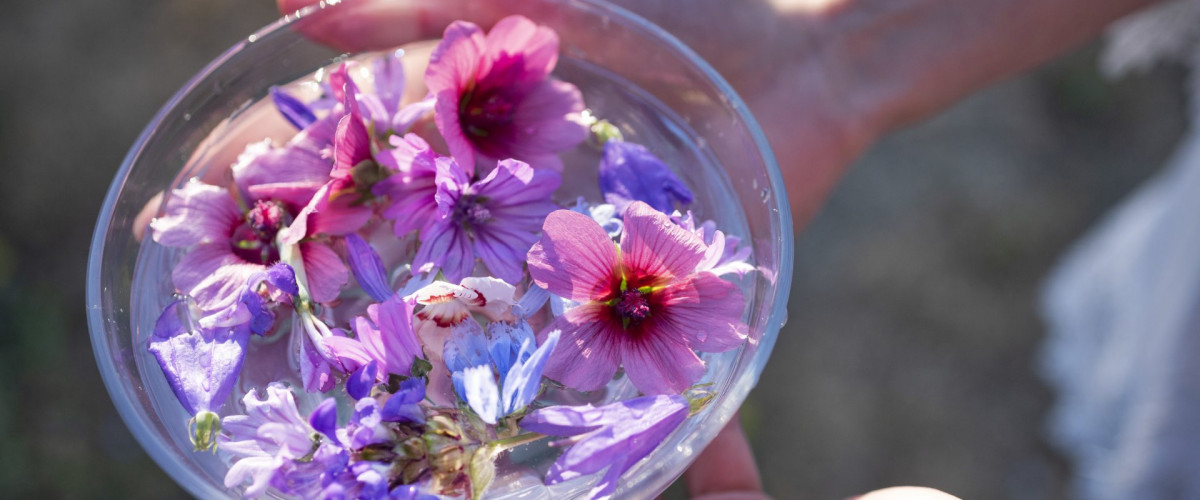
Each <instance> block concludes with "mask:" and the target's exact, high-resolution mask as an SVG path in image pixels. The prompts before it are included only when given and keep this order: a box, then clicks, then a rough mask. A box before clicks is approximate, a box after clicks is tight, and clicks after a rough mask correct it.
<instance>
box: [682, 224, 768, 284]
mask: <svg viewBox="0 0 1200 500" xmlns="http://www.w3.org/2000/svg"><path fill="white" fill-rule="evenodd" d="M679 227H682V228H683V229H684V230H687V231H690V232H692V233H694V234H695V235H696V236H699V237H700V239H701V240H703V241H704V244H705V245H707V246H708V249H707V250H705V251H704V259H702V260H701V261H700V263H699V264H696V272H701V271H708V272H710V273H713V274H715V275H717V276H723V275H726V274H729V273H736V274H737V275H738V276H744V275H745V274H746V273H748V272H750V271H753V270H754V269H755V267H754V266H752V265H750V264H749V263H748V262H746V260H747V259H749V258H750V247H741V243H742V239H741V238H738V237H737V236H725V233H723V232H721V230H719V229H717V223H716V222H713V221H711V220H709V221H704V223H703V224H700V226H699V227H696V225H695V217H694V216H693V215H692V212H691V211H688V213H687V215H686V216H684V217H682V218H680V221H679ZM739 247H741V248H739Z"/></svg>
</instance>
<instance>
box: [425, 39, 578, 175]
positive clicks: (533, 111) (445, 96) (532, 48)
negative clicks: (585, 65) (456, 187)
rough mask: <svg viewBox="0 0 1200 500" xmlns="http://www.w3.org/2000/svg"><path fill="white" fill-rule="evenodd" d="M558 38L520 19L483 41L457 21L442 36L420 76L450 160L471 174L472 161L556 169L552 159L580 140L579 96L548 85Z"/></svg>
mask: <svg viewBox="0 0 1200 500" xmlns="http://www.w3.org/2000/svg"><path fill="white" fill-rule="evenodd" d="M557 62H558V35H557V34H555V33H554V31H552V30H550V29H549V28H546V27H544V26H538V25H536V24H534V23H533V21H530V20H529V19H527V18H524V17H521V16H509V17H506V18H504V19H501V20H500V22H498V23H496V25H495V26H493V27H492V30H491V32H489V33H488V34H487V35H486V36H485V35H484V33H483V31H482V30H481V29H479V27H478V26H476V25H474V24H471V23H467V22H463V21H458V22H455V23H453V24H451V25H450V26H448V27H447V28H446V31H445V34H444V36H443V38H442V41H441V43H439V44H438V46H437V48H436V49H434V51H433V55H432V56H431V57H430V60H429V66H428V67H427V68H426V70H425V84H426V86H428V87H429V91H430V93H432V94H433V95H434V96H435V97H436V99H437V103H436V104H435V114H434V121H435V122H436V124H437V128H438V131H439V132H441V134H442V137H444V138H445V139H446V144H447V145H448V146H449V147H450V152H451V154H453V155H454V158H455V159H456V160H457V161H458V162H459V164H461V165H462V166H463V168H464V169H466V171H467V172H474V171H475V162H476V156H477V155H479V156H482V157H484V158H485V159H488V160H490V161H495V160H499V159H503V158H516V159H518V160H521V161H524V162H527V163H529V164H531V165H533V166H534V167H536V168H539V169H541V168H552V169H555V170H561V169H562V160H560V159H559V158H558V153H559V152H561V151H565V150H568V149H571V148H573V147H575V146H576V145H578V144H579V143H580V142H582V141H583V140H584V138H586V137H587V128H586V127H585V126H584V125H582V124H581V123H580V121H579V120H578V115H579V113H581V112H582V111H583V109H584V105H583V97H582V95H581V94H580V92H579V89H577V88H575V86H574V85H571V84H569V83H566V82H562V81H558V80H554V79H551V78H549V75H550V72H551V71H553V70H554V66H555V64H556V63H557Z"/></svg>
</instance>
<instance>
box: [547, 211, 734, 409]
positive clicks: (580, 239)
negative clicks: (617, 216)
mask: <svg viewBox="0 0 1200 500" xmlns="http://www.w3.org/2000/svg"><path fill="white" fill-rule="evenodd" d="M624 218H625V232H624V233H623V234H622V235H621V244H620V248H619V249H618V247H617V245H614V244H613V241H612V239H611V238H609V236H608V234H606V233H605V232H604V230H603V229H601V228H600V225H599V224H597V223H596V222H595V221H593V220H592V219H591V218H590V217H588V216H586V215H583V214H580V213H576V212H572V211H569V210H559V211H556V212H553V213H551V214H550V215H549V216H548V217H546V222H545V225H544V226H543V228H542V231H543V234H542V239H541V241H539V242H538V243H536V244H534V245H533V248H531V249H530V250H529V256H528V261H529V273H530V275H531V276H532V277H533V281H534V282H535V283H537V285H538V286H540V287H542V288H545V289H546V290H549V291H550V292H551V293H553V294H556V295H559V296H561V297H564V298H567V299H570V300H573V301H576V302H579V303H580V305H579V306H577V307H575V308H572V309H571V310H569V311H567V312H566V313H565V314H563V315H562V316H559V317H558V318H557V319H556V320H555V321H554V322H553V323H551V324H550V325H549V326H547V327H546V328H544V329H543V330H542V333H541V334H539V337H544V336H545V335H546V333H547V332H550V331H553V330H555V329H560V330H562V332H563V333H562V342H560V343H559V345H558V349H557V350H555V351H554V354H553V355H552V356H551V358H550V362H549V363H548V364H547V366H546V376H548V377H550V378H552V379H555V380H558V381H560V382H562V383H563V384H566V385H568V386H570V387H574V388H576V389H579V390H583V391H590V390H595V389H599V388H600V387H603V386H604V385H605V384H606V383H608V381H609V380H611V379H612V377H613V375H614V374H615V373H616V371H617V368H618V367H619V366H624V367H625V373H626V374H627V375H628V376H629V379H630V380H631V381H632V382H633V385H634V386H635V387H637V388H638V389H639V390H641V391H642V392H643V393H646V394H678V393H680V392H683V391H684V390H685V389H687V388H688V387H689V386H691V385H692V384H694V383H695V382H696V381H697V380H699V379H700V377H701V376H702V375H703V374H704V363H703V362H702V361H701V360H700V358H699V357H698V356H696V353H695V352H694V351H701V352H723V351H727V350H729V349H733V348H735V347H737V346H739V345H741V344H742V342H743V341H745V340H746V332H747V327H746V325H745V323H743V322H742V320H741V316H742V311H743V309H744V308H745V301H744V300H743V298H742V293H741V291H740V290H738V288H737V287H736V286H734V285H733V284H732V283H729V282H727V281H725V280H722V279H721V278H718V277H717V276H716V275H714V274H712V273H709V272H699V273H697V272H695V269H696V265H697V264H698V263H699V262H700V261H701V259H703V258H704V255H705V250H706V246H705V244H704V242H703V241H701V240H700V239H699V238H697V237H696V235H694V234H692V233H690V232H688V231H685V230H684V229H683V228H680V227H679V226H678V225H676V224H675V223H673V222H671V220H670V219H669V218H668V217H667V216H666V215H664V214H663V213H662V212H659V211H657V210H655V209H653V208H651V207H650V206H649V205H646V204H645V203H642V202H638V201H635V202H633V203H631V204H630V205H629V208H628V209H627V210H626V211H625V217H624Z"/></svg>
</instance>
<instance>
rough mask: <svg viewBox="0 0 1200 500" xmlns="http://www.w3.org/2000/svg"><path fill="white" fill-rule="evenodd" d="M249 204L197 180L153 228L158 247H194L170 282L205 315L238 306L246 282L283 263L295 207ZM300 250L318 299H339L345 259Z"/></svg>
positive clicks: (311, 246) (305, 246) (174, 195)
mask: <svg viewBox="0 0 1200 500" xmlns="http://www.w3.org/2000/svg"><path fill="white" fill-rule="evenodd" d="M250 192H251V193H255V192H257V191H256V190H254V189H251V190H250ZM247 202H248V203H249V209H248V210H245V211H243V210H242V209H241V208H239V207H238V203H237V202H236V201H234V198H233V196H232V195H231V194H230V193H229V191H228V190H226V189H224V188H220V187H217V186H213V185H210V184H205V183H203V182H200V181H199V180H197V179H192V180H190V181H188V183H187V184H185V185H184V186H183V187H182V188H180V189H176V190H174V191H172V192H171V194H170V195H169V196H168V197H167V202H166V208H165V214H164V215H163V216H162V217H159V218H157V219H154V220H153V221H151V223H150V230H151V234H152V236H153V238H154V241H155V242H157V243H158V244H160V245H163V246H167V247H177V248H186V247H191V251H189V252H188V253H187V254H186V255H184V256H183V259H181V260H180V262H179V263H178V264H177V265H176V266H175V269H174V270H173V271H172V273H171V278H172V281H173V283H174V285H175V288H177V289H178V290H180V291H181V292H183V293H185V294H187V295H190V296H191V297H192V298H193V299H195V301H196V305H197V306H199V307H200V309H201V310H203V311H205V313H206V314H208V313H217V312H220V311H223V310H225V309H226V308H228V307H233V306H236V305H237V302H238V298H239V296H240V294H241V291H242V289H244V288H245V286H246V282H247V280H248V279H249V278H250V277H252V276H254V275H255V274H257V273H259V272H264V271H266V270H267V266H269V265H271V264H274V263H276V262H278V261H279V249H278V248H277V246H276V235H277V234H278V232H279V231H281V230H282V229H283V228H284V227H285V226H286V224H287V223H288V222H289V221H290V219H291V218H292V214H294V213H296V212H295V211H294V210H295V207H294V206H293V205H290V204H289V203H286V202H283V201H280V200H277V199H256V198H250V199H248V200H247ZM299 250H300V254H301V257H302V259H303V264H304V268H305V269H306V270H307V283H306V284H307V287H308V289H309V291H310V293H311V295H312V298H313V300H315V301H317V302H328V301H331V300H333V299H335V298H337V295H338V293H339V291H340V289H341V286H342V285H343V284H345V283H346V281H347V280H348V279H349V272H348V270H347V269H346V265H345V264H344V263H342V259H341V257H339V256H338V255H337V253H336V252H334V251H333V250H332V249H331V248H329V247H328V246H326V245H325V244H323V243H319V242H305V243H301V244H300V245H299ZM206 317H207V316H206ZM201 323H204V319H202V320H201Z"/></svg>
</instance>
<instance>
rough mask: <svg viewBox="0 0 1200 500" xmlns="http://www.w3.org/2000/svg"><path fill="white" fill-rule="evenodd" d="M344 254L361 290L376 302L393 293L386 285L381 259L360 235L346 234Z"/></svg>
mask: <svg viewBox="0 0 1200 500" xmlns="http://www.w3.org/2000/svg"><path fill="white" fill-rule="evenodd" d="M346 250H347V252H346V255H347V256H348V257H349V260H350V271H351V272H353V273H354V279H355V280H357V281H358V285H359V286H361V287H362V289H363V291H365V292H367V295H370V296H371V298H372V299H375V301H376V302H383V301H385V300H387V299H388V298H389V297H391V296H392V295H393V293H392V287H391V286H389V285H388V278H387V271H386V270H385V269H384V268H383V260H382V259H380V258H379V254H378V253H376V252H375V249H374V248H371V245H370V244H369V243H367V242H366V241H365V240H363V239H362V237H361V236H359V235H357V234H354V233H350V234H347V235H346Z"/></svg>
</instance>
